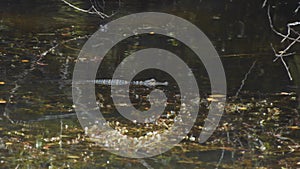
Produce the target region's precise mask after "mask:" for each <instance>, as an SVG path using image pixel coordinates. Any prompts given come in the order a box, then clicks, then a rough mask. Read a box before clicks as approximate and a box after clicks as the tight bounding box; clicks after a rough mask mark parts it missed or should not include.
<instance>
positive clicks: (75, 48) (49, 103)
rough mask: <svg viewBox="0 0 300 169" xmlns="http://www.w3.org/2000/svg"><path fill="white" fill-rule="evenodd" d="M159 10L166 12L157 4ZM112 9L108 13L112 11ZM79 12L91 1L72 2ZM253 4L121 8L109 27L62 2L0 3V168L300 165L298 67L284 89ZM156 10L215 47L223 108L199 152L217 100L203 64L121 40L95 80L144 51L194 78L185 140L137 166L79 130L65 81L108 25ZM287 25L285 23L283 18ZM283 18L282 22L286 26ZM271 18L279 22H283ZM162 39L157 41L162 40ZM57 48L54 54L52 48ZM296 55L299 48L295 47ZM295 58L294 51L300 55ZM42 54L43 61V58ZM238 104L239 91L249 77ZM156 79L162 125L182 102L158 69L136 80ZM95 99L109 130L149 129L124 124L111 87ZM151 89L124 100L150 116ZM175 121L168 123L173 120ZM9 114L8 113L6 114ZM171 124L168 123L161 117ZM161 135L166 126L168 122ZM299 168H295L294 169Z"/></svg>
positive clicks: (261, 13) (151, 40) (167, 45)
mask: <svg viewBox="0 0 300 169" xmlns="http://www.w3.org/2000/svg"><path fill="white" fill-rule="evenodd" d="M161 3H162V4H161ZM116 4H117V2H110V3H108V4H106V6H108V7H107V8H108V9H107V12H108V13H110V12H112V11H113V10H116V9H118V7H116V6H117V5H116ZM76 5H80V6H82V7H83V8H87V7H88V6H89V3H88V2H85V3H84V2H77V3H76ZM261 5H262V4H261V2H254V1H246V0H242V1H238V2H236V1H233V2H232V1H222V2H219V1H218V2H217V1H196V0H195V1H194V0H191V1H183V0H182V1H181V0H178V1H171V0H169V1H164V2H157V1H136V0H134V1H130V2H122V6H121V8H120V11H119V12H118V13H117V14H116V15H115V16H114V17H112V18H109V19H107V20H101V19H100V18H99V17H97V16H91V15H88V14H83V13H79V12H76V11H74V10H73V9H70V8H69V7H68V6H66V5H64V4H63V3H62V2H60V1H55V0H51V1H47V2H44V1H43V2H42V1H29V0H24V1H17V0H15V1H8V0H2V1H1V2H0V8H1V12H0V32H1V34H0V38H1V43H0V56H1V58H0V71H1V72H0V110H1V114H4V112H5V113H6V115H9V118H10V119H11V120H12V121H13V122H14V123H13V124H11V123H10V121H9V120H7V118H6V117H5V116H3V115H1V120H0V135H1V139H0V152H1V154H2V155H1V157H0V158H1V162H0V163H1V164H0V165H2V167H3V168H11V167H15V168H18V167H20V168H24V167H29V168H32V167H36V168H39V167H41V168H48V167H49V166H53V167H65V168H84V167H86V168H91V167H94V168H100V167H107V168H216V167H219V168H233V167H235V168H253V167H267V168H269V167H277V166H278V165H279V166H282V167H287V168H289V167H291V168H294V167H296V166H298V165H299V161H297V158H296V157H299V155H300V154H299V145H298V143H299V141H300V140H299V138H300V133H299V125H300V122H299V113H298V112H297V111H296V108H297V106H298V104H297V95H296V94H295V93H294V92H296V93H300V92H299V89H297V88H296V89H294V88H292V87H289V86H299V84H300V82H298V81H300V80H299V79H300V77H298V75H299V73H298V72H299V68H298V67H299V61H298V59H297V57H295V58H294V60H293V59H290V58H289V60H288V61H289V65H290V68H291V72H292V74H293V76H294V77H295V81H294V83H295V84H293V82H290V81H289V80H288V77H287V74H286V72H285V69H284V67H283V66H282V64H281V63H280V62H275V63H274V62H273V61H272V60H273V59H274V58H273V52H272V50H271V48H270V43H271V42H272V43H279V41H278V39H277V37H276V36H274V34H273V32H272V31H271V30H270V28H269V23H268V19H267V14H266V9H264V8H261ZM145 11H157V12H166V13H170V14H174V15H176V16H179V17H182V18H184V19H187V20H188V21H190V22H192V23H193V24H195V25H197V26H198V27H199V28H200V29H201V30H202V31H203V32H204V33H205V34H206V35H207V36H208V37H209V39H210V40H211V41H212V43H213V45H214V46H215V48H216V50H217V51H218V53H219V55H220V57H221V60H222V62H223V65H224V68H225V72H226V78H227V84H228V93H229V94H228V102H227V105H226V106H225V107H226V109H225V113H224V116H223V117H222V121H221V122H220V125H219V127H218V128H217V130H216V131H215V133H214V134H213V136H212V137H211V138H210V139H209V140H208V141H207V142H206V143H204V144H199V143H198V142H197V138H198V136H199V133H200V131H201V126H202V125H203V120H204V119H205V117H206V115H207V111H208V106H209V103H210V102H211V101H212V100H214V99H217V98H216V97H214V96H211V95H210V91H209V90H210V83H209V78H208V76H207V73H206V71H205V68H204V67H203V65H202V63H201V61H199V60H197V59H195V58H196V57H195V55H194V54H193V53H192V52H191V51H190V49H189V48H188V47H186V46H184V44H182V43H180V42H178V41H176V40H174V39H170V38H168V37H165V36H158V35H142V36H134V37H131V38H128V39H127V40H124V41H122V42H121V43H120V44H118V45H117V46H115V47H114V48H113V49H112V50H110V52H109V53H108V54H107V56H106V57H105V59H104V60H103V64H102V67H101V68H99V70H98V72H101V73H99V75H98V77H97V78H110V77H111V76H112V75H113V72H114V69H115V68H116V67H117V66H118V64H119V63H120V62H121V61H122V60H123V59H124V58H125V57H126V56H129V55H130V54H132V53H134V52H136V51H138V50H140V49H144V48H149V47H159V48H163V49H167V50H170V51H172V52H174V53H175V54H177V55H178V56H180V57H181V58H182V59H183V60H184V61H185V63H187V64H188V65H189V67H190V68H191V69H192V71H193V73H194V74H195V77H196V78H197V82H198V86H199V89H200V94H201V101H200V111H199V115H198V118H197V122H196V124H195V126H194V127H193V129H192V130H191V132H190V133H189V134H188V136H187V137H186V138H185V139H184V140H183V141H182V142H181V143H180V145H177V146H175V147H174V148H173V149H171V150H170V151H168V152H166V153H164V154H162V155H159V156H155V157H152V158H148V159H144V160H138V159H128V158H123V157H119V156H116V155H113V154H110V153H109V152H106V151H104V150H103V148H101V147H100V146H97V144H96V143H94V142H93V141H92V140H90V139H89V138H88V137H87V136H86V135H85V134H84V131H83V130H82V129H81V127H80V125H79V123H78V120H77V118H76V114H75V113H74V110H73V107H72V95H71V85H70V79H71V78H72V71H73V67H74V65H75V63H76V59H77V56H78V53H79V52H80V49H81V47H82V45H83V44H84V43H85V41H86V40H87V38H79V39H77V40H74V41H70V42H67V43H62V42H64V41H66V40H68V39H72V38H75V37H79V36H85V35H91V34H92V33H93V32H95V31H96V30H97V29H98V28H99V26H100V25H104V24H105V23H106V22H108V21H109V20H110V19H116V18H118V17H121V16H124V15H126V14H131V13H135V12H145ZM284 16H285V15H284ZM284 16H281V17H282V18H284ZM282 18H280V16H277V19H278V21H282V20H283V19H282ZM158 39H159V40H158ZM57 44H59V45H58V46H57V47H56V48H55V49H54V50H51V51H48V50H49V49H50V48H51V47H53V46H55V45H57ZM296 49H297V48H296ZM296 49H295V50H296ZM45 51H48V53H47V54H46V55H43V52H45ZM254 62H255V66H254V67H253V69H252V70H251V72H249V75H248V76H247V79H246V80H245V81H244V83H245V84H244V85H243V86H242V88H241V90H240V92H239V93H238V94H239V95H238V97H237V98H235V97H233V96H235V95H236V92H237V91H238V90H239V88H240V87H241V84H242V80H243V79H244V78H245V74H247V72H248V71H249V68H250V67H251V65H252V64H253V63H254ZM154 74H155V78H156V79H157V80H158V81H168V82H170V85H169V86H168V87H161V88H162V89H163V90H164V91H165V92H166V95H167V96H168V104H169V107H167V108H166V110H165V112H164V114H163V115H164V117H163V118H162V120H165V121H168V120H169V116H170V117H171V118H172V116H173V115H172V109H175V110H177V111H178V109H179V108H178V107H180V95H179V94H178V93H180V92H179V90H178V86H177V85H176V81H175V80H174V79H172V77H170V76H169V75H168V74H166V73H164V72H161V71H158V70H148V71H144V72H141V73H140V74H138V75H137V76H136V77H135V80H146V79H149V78H152V77H153V76H154ZM96 89H97V90H96V92H95V94H96V96H97V98H98V100H99V102H101V104H100V107H101V108H102V110H103V114H104V116H105V117H106V118H107V120H108V121H110V122H111V126H112V127H115V128H119V127H120V126H118V125H116V123H117V122H121V123H122V124H121V126H122V127H123V128H125V129H126V130H129V135H137V136H140V135H141V133H142V134H143V133H147V132H149V131H151V130H152V129H161V128H164V129H165V127H164V126H160V125H153V126H151V127H152V128H150V129H151V130H149V128H148V129H143V128H142V127H141V126H139V127H140V128H139V127H137V126H135V124H133V123H130V122H128V120H127V121H126V119H125V118H121V117H120V114H119V113H118V112H117V111H116V109H115V107H114V106H113V102H112V100H111V98H110V87H109V86H104V85H98V86H97V87H96ZM151 90H152V89H149V88H147V87H141V86H139V87H131V88H130V93H131V95H130V98H131V101H132V103H133V104H134V105H135V107H136V108H137V109H140V110H146V109H148V108H149V107H150V105H149V102H148V101H147V97H146V96H147V95H148V94H149V93H150V91H151ZM170 113H171V114H170ZM4 115H5V114H4ZM166 117H168V118H166ZM166 123H167V124H166V125H167V126H168V125H171V123H168V122H166ZM297 163H298V164H297Z"/></svg>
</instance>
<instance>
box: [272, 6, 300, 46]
mask: <svg viewBox="0 0 300 169" xmlns="http://www.w3.org/2000/svg"><path fill="white" fill-rule="evenodd" d="M268 18H269V23H270V28H271V29H272V31H273V32H274V33H276V34H277V35H279V36H281V37H282V38H284V39H289V40H292V41H295V40H296V39H295V38H293V37H290V36H288V35H289V34H288V35H284V34H282V33H280V32H278V31H277V30H276V29H275V28H274V25H273V21H272V17H271V14H270V6H269V7H268ZM296 42H300V40H299V39H298V40H296Z"/></svg>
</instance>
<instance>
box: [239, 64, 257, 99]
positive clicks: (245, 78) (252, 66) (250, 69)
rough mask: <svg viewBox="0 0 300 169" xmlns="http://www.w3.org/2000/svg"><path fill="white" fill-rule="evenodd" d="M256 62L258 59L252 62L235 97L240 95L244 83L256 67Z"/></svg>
mask: <svg viewBox="0 0 300 169" xmlns="http://www.w3.org/2000/svg"><path fill="white" fill-rule="evenodd" d="M255 64H256V60H255V61H254V62H253V63H252V65H251V67H250V68H249V70H248V72H247V73H246V74H245V77H244V79H243V80H242V83H241V85H240V88H239V89H238V90H237V92H236V93H235V97H238V95H239V94H240V92H241V90H242V89H243V87H244V85H245V81H246V80H247V79H248V75H249V74H250V73H251V71H252V69H253V68H254V66H255Z"/></svg>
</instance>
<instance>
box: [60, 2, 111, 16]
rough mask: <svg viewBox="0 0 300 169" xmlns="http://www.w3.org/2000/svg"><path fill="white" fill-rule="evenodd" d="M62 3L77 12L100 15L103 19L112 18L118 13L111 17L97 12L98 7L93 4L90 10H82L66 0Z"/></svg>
mask: <svg viewBox="0 0 300 169" xmlns="http://www.w3.org/2000/svg"><path fill="white" fill-rule="evenodd" d="M61 1H62V2H64V3H65V4H66V5H68V6H69V7H71V8H73V9H75V10H78V11H80V12H83V13H88V14H92V15H98V16H100V18H102V19H104V18H109V17H112V16H113V15H115V14H116V13H112V14H111V15H107V14H105V13H104V12H101V11H99V10H97V9H96V7H95V6H94V5H93V4H92V6H91V7H90V8H89V9H82V8H79V7H77V6H75V5H73V4H72V3H70V2H68V1H66V0H61ZM95 5H96V6H99V5H98V4H95ZM99 7H100V8H101V9H102V7H101V6H99ZM102 10H103V9H102Z"/></svg>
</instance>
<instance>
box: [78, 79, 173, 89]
mask: <svg viewBox="0 0 300 169" xmlns="http://www.w3.org/2000/svg"><path fill="white" fill-rule="evenodd" d="M79 83H80V84H82V83H83V84H84V83H95V84H100V85H111V86H119V85H128V84H129V85H136V86H146V87H155V86H167V85H168V82H157V81H156V80H155V79H149V80H145V81H132V82H130V81H127V80H120V79H96V80H86V81H84V82H79Z"/></svg>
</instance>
